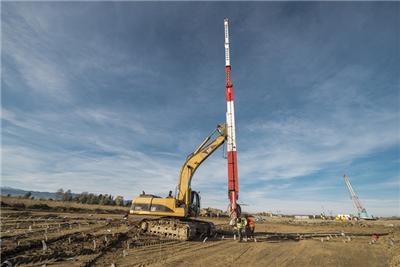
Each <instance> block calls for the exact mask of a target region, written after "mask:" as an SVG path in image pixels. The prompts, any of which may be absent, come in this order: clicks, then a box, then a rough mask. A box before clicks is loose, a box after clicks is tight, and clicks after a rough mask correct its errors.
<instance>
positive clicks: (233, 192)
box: [224, 18, 240, 222]
mask: <svg viewBox="0 0 400 267" xmlns="http://www.w3.org/2000/svg"><path fill="white" fill-rule="evenodd" d="M224 32H225V38H224V45H225V74H226V91H225V95H226V103H227V112H226V126H227V157H228V197H229V203H230V204H229V212H230V217H231V219H232V222H233V220H234V219H236V218H237V217H239V216H240V207H239V205H238V204H237V200H238V198H239V178H238V169H237V157H236V133H235V109H234V102H233V100H234V97H233V84H232V81H231V61H230V55H229V21H228V19H227V18H225V19H224Z"/></svg>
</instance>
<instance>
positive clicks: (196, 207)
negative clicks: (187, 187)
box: [190, 191, 200, 217]
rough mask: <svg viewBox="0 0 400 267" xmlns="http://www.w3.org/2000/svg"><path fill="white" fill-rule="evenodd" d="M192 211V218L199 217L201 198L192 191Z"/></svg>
mask: <svg viewBox="0 0 400 267" xmlns="http://www.w3.org/2000/svg"><path fill="white" fill-rule="evenodd" d="M191 203H192V204H191V207H190V208H191V210H192V212H193V214H192V216H194V217H195V216H198V214H199V213H200V196H199V193H197V192H196V191H192V201H191Z"/></svg>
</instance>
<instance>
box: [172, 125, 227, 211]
mask: <svg viewBox="0 0 400 267" xmlns="http://www.w3.org/2000/svg"><path fill="white" fill-rule="evenodd" d="M216 132H218V133H219V135H218V136H217V137H216V138H215V139H213V140H211V139H212V137H213V136H214V134H215V133H216ZM225 140H226V125H225V123H223V124H219V125H218V126H217V129H215V130H214V131H213V132H212V133H211V134H210V135H209V136H208V137H207V138H205V139H204V141H203V142H202V143H201V144H200V145H199V147H198V148H197V149H196V150H195V151H194V152H193V153H191V154H190V155H189V156H188V157H187V159H186V161H185V163H184V164H183V166H182V168H181V171H180V175H179V184H178V189H179V191H178V195H177V200H178V202H179V203H181V204H185V206H186V207H189V206H190V204H191V202H192V200H191V187H190V184H191V181H192V177H193V175H194V173H195V172H196V170H197V168H198V167H199V166H200V165H201V164H202V163H203V162H204V161H205V160H206V159H207V158H208V157H209V156H210V155H211V154H212V153H214V151H216V150H217V149H218V148H219V147H220V146H221V145H222V144H223V143H224V142H225Z"/></svg>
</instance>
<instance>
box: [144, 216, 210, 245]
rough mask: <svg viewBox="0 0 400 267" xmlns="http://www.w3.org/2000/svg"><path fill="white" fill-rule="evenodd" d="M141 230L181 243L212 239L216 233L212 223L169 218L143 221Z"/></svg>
mask: <svg viewBox="0 0 400 267" xmlns="http://www.w3.org/2000/svg"><path fill="white" fill-rule="evenodd" d="M140 228H141V230H142V232H144V233H148V234H151V235H157V236H160V237H164V238H170V239H175V240H181V241H187V240H196V239H201V238H205V237H210V236H213V235H214V234H215V232H216V231H215V226H214V224H213V223H211V222H205V221H200V220H194V219H177V218H169V217H162V218H159V219H143V220H141V221H140Z"/></svg>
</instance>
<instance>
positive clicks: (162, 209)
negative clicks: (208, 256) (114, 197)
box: [130, 123, 227, 240]
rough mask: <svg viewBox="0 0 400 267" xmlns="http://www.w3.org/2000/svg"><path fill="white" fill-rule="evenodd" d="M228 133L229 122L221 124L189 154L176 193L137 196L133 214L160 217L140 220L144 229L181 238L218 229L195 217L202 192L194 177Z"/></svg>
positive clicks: (210, 233) (193, 237) (160, 234)
mask: <svg viewBox="0 0 400 267" xmlns="http://www.w3.org/2000/svg"><path fill="white" fill-rule="evenodd" d="M216 133H218V134H217V136H216V137H215V138H214V139H213V140H211V139H212V138H213V136H214V135H215V134H216ZM226 135H227V134H226V124H225V123H223V124H219V125H218V126H217V128H216V129H215V130H214V131H213V132H212V133H211V134H210V135H209V136H207V137H206V138H205V139H204V141H203V142H202V143H201V144H200V145H199V146H198V147H197V148H196V150H195V151H194V152H193V153H191V154H190V155H189V156H188V157H187V159H186V161H185V163H184V164H183V165H182V167H181V170H180V176H179V183H178V187H177V189H178V192H177V194H175V197H174V196H172V194H171V193H172V192H170V195H169V196H168V197H166V198H162V197H159V196H155V195H147V194H142V195H140V196H139V197H137V198H135V199H134V200H133V202H132V206H131V209H130V214H135V215H154V216H157V217H158V218H145V219H143V220H142V221H141V222H140V227H141V229H142V231H143V232H147V233H150V234H155V235H159V236H162V237H168V238H172V239H178V240H192V239H196V238H197V237H199V236H203V237H205V236H210V235H212V234H213V233H214V232H215V227H214V224H213V223H211V222H205V221H200V220H195V219H191V217H197V216H198V215H199V213H200V196H199V194H198V193H197V192H196V191H194V190H192V188H191V181H192V177H193V175H194V173H195V172H196V170H197V168H198V167H199V166H200V165H201V164H202V163H203V162H204V161H205V160H206V159H207V158H208V157H209V156H210V155H211V154H212V153H213V152H215V151H216V150H217V149H218V148H219V147H220V146H221V145H222V144H223V143H224V142H225V140H226Z"/></svg>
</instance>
